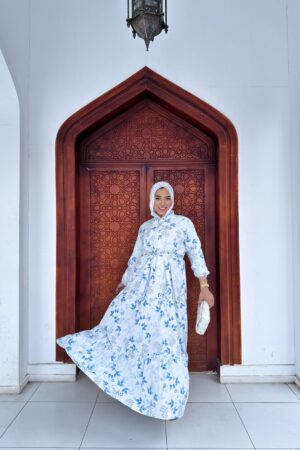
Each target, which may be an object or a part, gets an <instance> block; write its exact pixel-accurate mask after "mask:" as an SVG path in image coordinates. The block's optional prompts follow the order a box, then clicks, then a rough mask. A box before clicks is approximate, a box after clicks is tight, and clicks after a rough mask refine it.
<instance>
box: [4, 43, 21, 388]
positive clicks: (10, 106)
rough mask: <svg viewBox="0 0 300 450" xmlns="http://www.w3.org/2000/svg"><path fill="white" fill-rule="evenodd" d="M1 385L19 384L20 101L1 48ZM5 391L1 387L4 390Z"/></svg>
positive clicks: (11, 385)
mask: <svg viewBox="0 0 300 450" xmlns="http://www.w3.org/2000/svg"><path fill="white" fill-rule="evenodd" d="M0 99H1V101H0V155H1V164H0V211H1V216H0V279H1V283H0V348H1V352H0V367H1V370H0V389H1V386H7V387H8V386H9V388H10V389H14V387H15V386H18V384H19V359H20V355H19V183H20V139H19V127H20V124H19V104H18V97H17V93H16V89H15V86H14V83H13V81H12V78H11V75H10V73H9V70H8V68H7V65H6V62H5V60H4V57H3V55H2V53H1V51H0ZM0 392H1V390H0Z"/></svg>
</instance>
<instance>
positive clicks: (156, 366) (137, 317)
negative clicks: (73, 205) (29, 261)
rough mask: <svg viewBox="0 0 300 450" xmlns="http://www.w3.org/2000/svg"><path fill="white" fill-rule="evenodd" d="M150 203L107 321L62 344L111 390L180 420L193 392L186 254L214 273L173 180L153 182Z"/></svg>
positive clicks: (199, 270) (145, 410)
mask: <svg viewBox="0 0 300 450" xmlns="http://www.w3.org/2000/svg"><path fill="white" fill-rule="evenodd" d="M149 206H150V211H151V215H152V216H153V218H152V219H150V220H147V221H146V222H144V223H143V224H142V225H141V226H140V228H139V232H138V236H137V240H136V243H135V245H134V249H133V252H132V255H131V257H130V258H129V261H128V266H127V269H126V270H125V272H124V274H123V276H122V281H121V283H119V285H118V286H117V291H120V292H119V293H118V294H117V296H116V297H115V298H114V299H113V300H112V301H111V303H110V305H109V307H108V309H107V310H106V312H105V314H104V316H103V318H102V320H101V321H100V323H99V324H98V325H97V326H95V327H94V328H92V329H91V330H84V331H80V332H77V333H74V334H69V335H66V336H63V337H60V338H58V339H57V343H58V344H59V345H60V346H61V347H63V348H64V349H65V350H66V352H67V353H68V354H69V356H70V357H71V358H72V359H73V361H74V362H75V363H76V365H77V366H78V367H79V368H80V369H81V370H82V371H83V372H85V373H86V374H87V375H88V376H89V377H90V378H91V379H92V380H93V381H94V382H95V383H96V384H97V385H98V386H99V387H100V388H101V389H103V390H104V391H105V392H106V393H107V394H109V395H111V396H112V397H114V398H116V399H118V400H119V401H121V402H122V403H124V404H125V405H127V406H128V407H130V408H132V409H133V410H134V411H136V412H139V413H141V414H144V415H147V416H151V417H155V418H157V419H166V420H174V419H178V418H180V417H182V416H183V414H184V410H185V406H186V402H187V399H188V395H189V371H188V353H187V331H188V323H187V290H186V284H187V283H186V270H185V261H184V255H185V253H187V254H188V257H189V259H190V261H191V267H192V270H193V273H194V275H195V276H196V277H197V278H199V277H206V276H207V275H208V274H209V273H210V272H209V271H208V269H207V267H206V263H205V259H204V255H203V252H202V249H201V242H200V239H199V237H198V235H197V233H196V230H195V227H194V224H193V222H192V221H191V220H190V219H189V218H188V217H185V216H182V215H178V214H175V212H174V210H173V206H174V191H173V188H172V186H171V185H170V184H169V183H168V182H166V181H159V182H157V183H155V184H154V185H153V186H152V188H151V191H150V203H149ZM208 292H209V291H208ZM210 294H211V293H210ZM211 295H212V294H211Z"/></svg>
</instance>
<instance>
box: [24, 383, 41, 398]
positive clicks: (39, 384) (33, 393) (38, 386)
mask: <svg viewBox="0 0 300 450" xmlns="http://www.w3.org/2000/svg"><path fill="white" fill-rule="evenodd" d="M37 384H38V385H37V386H36V388H35V389H34V391H33V392H32V394H31V395H30V397H29V399H28V400H27V401H28V402H30V401H31V399H32V397H33V396H34V395H35V393H36V391H37V390H38V389H39V388H40V386H41V384H42V382H39V383H37Z"/></svg>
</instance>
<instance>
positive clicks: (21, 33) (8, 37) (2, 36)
mask: <svg viewBox="0 0 300 450" xmlns="http://www.w3.org/2000/svg"><path fill="white" fill-rule="evenodd" d="M29 5H30V0H13V1H10V0H0V48H1V50H2V52H3V56H4V58H5V61H6V63H7V65H8V68H9V72H10V75H11V78H12V81H11V83H13V84H14V86H15V87H13V90H16V91H17V95H18V100H19V106H18V117H19V110H20V119H18V120H19V125H18V127H17V126H15V128H14V131H13V134H12V136H11V139H12V142H14V143H16V142H19V147H18V152H19V157H17V153H16V151H17V150H16V148H14V147H10V148H11V149H13V152H15V153H11V152H8V153H7V160H6V159H5V158H4V157H2V158H1V168H2V169H3V171H4V170H6V168H7V167H12V166H11V162H12V161H11V159H10V158H12V155H14V158H15V160H14V169H15V170H18V173H19V175H18V176H19V179H18V180H17V177H16V176H15V178H14V177H11V178H9V180H7V182H9V183H10V185H9V186H10V187H9V192H10V195H8V196H7V197H6V200H5V203H4V205H3V208H1V214H2V213H3V215H2V217H3V218H5V217H7V216H9V215H10V208H11V201H10V200H12V203H13V204H14V201H17V200H14V196H16V195H18V196H19V198H18V203H19V211H18V215H19V217H18V219H16V220H18V227H19V229H18V235H17V237H16V238H15V239H14V240H13V242H14V243H16V242H17V241H18V245H19V254H14V261H13V264H14V266H15V267H17V266H18V275H16V274H15V271H14V270H13V267H12V266H8V265H6V267H5V272H4V273H3V272H2V273H1V279H0V283H1V285H3V284H5V283H7V282H8V280H9V281H10V282H12V288H17V287H18V289H19V292H18V310H19V313H18V315H13V314H11V312H9V310H6V311H4V309H3V305H2V313H3V314H5V315H6V316H8V317H9V318H10V320H11V321H12V323H14V324H16V323H17V324H18V327H19V331H18V332H17V331H16V332H15V333H14V339H13V340H11V341H9V343H8V344H4V342H3V341H2V340H1V342H0V346H1V348H2V346H3V348H5V349H6V350H7V351H8V352H10V351H11V350H10V345H12V343H13V342H14V340H15V339H17V340H18V346H19V350H18V351H19V359H18V360H16V361H15V371H16V372H18V375H16V376H15V378H16V379H17V378H19V380H20V384H22V383H23V382H24V380H25V377H26V374H27V364H28V284H29V264H28V236H29V233H28V226H29V148H28V138H29V114H28V112H29V66H30V64H29V62H30V58H29V44H30V40H29V18H30V8H29ZM1 87H2V89H1V97H0V101H1V102H2V101H5V98H7V97H6V96H7V95H8V94H9V92H12V88H10V90H9V89H8V88H7V87H6V85H5V84H1ZM13 98H14V97H13ZM10 102H11V105H13V104H15V103H14V102H15V100H13V99H12V98H11V99H10ZM6 103H7V102H6ZM4 105H5V103H2V107H3V108H8V106H4ZM4 111H5V109H4ZM1 151H3V152H5V151H7V148H5V147H3V148H1ZM18 158H19V159H18ZM17 164H18V166H17ZM6 189H8V187H7V188H6ZM8 199H9V201H7V200H8ZM14 206H15V207H16V204H15V205H14ZM15 213H16V214H17V212H15ZM13 232H14V233H16V229H14V228H13V229H11V228H10V222H9V221H5V220H3V222H2V226H1V235H2V236H7V235H10V236H11V235H12V233H13ZM3 257H4V258H5V257H6V253H4V255H3ZM12 274H13V276H12ZM4 370H5V365H4V366H1V364H0V372H2V373H3V371H4ZM11 383H12V381H11Z"/></svg>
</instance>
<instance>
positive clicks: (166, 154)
mask: <svg viewBox="0 0 300 450" xmlns="http://www.w3.org/2000/svg"><path fill="white" fill-rule="evenodd" d="M103 128H104V127H103ZM81 151H82V153H81V155H82V157H83V158H84V160H85V161H87V162H91V161H94V160H97V161H103V160H105V161H117V160H118V161H120V160H124V161H128V160H138V161H149V160H150V161H151V160H155V161H162V160H179V161H192V160H195V161H201V160H203V161H206V162H208V161H211V162H213V161H214V159H215V151H214V145H213V141H212V140H211V139H210V138H209V137H208V136H207V135H205V134H204V133H202V132H201V131H199V130H193V128H192V126H190V127H187V125H185V127H184V126H183V125H181V123H180V122H178V121H176V120H174V119H173V117H172V120H171V118H170V117H168V116H166V115H165V114H162V113H161V112H160V111H159V109H158V108H157V107H155V108H153V107H152V106H151V102H148V103H147V104H146V105H144V107H143V108H141V109H139V110H138V111H134V112H132V113H131V114H130V115H128V114H127V115H126V116H125V117H124V118H123V120H122V121H121V122H120V123H117V124H115V126H114V127H112V128H110V129H108V130H105V131H103V129H102V128H100V130H97V131H95V132H94V133H92V134H91V135H89V136H88V137H87V138H86V139H84V140H83V141H82V144H81Z"/></svg>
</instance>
